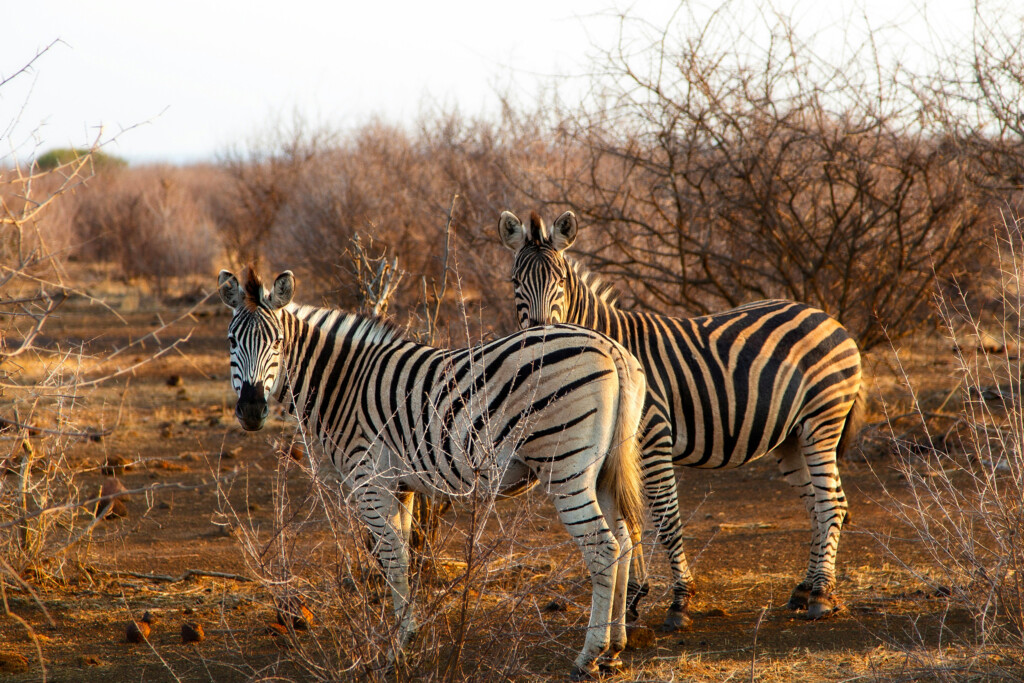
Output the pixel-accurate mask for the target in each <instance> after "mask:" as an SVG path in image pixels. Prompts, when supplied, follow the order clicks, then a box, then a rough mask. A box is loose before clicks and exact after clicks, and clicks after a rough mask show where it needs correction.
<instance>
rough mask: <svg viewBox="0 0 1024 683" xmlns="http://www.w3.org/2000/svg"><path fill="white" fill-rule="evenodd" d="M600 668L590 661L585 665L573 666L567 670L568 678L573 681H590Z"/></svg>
mask: <svg viewBox="0 0 1024 683" xmlns="http://www.w3.org/2000/svg"><path fill="white" fill-rule="evenodd" d="M600 672H601V670H600V669H599V668H598V667H597V665H596V664H594V663H593V662H591V663H590V664H588V665H587V666H586V667H582V666H574V667H573V668H572V671H570V672H569V678H570V679H571V680H573V681H592V680H594V679H595V678H597V677H598V675H599V674H600Z"/></svg>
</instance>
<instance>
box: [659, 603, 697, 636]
mask: <svg viewBox="0 0 1024 683" xmlns="http://www.w3.org/2000/svg"><path fill="white" fill-rule="evenodd" d="M691 624H693V619H692V618H691V617H690V615H689V614H687V613H686V612H685V611H683V610H675V609H670V610H669V611H668V614H666V615H665V622H664V623H663V624H662V625H661V631H662V633H672V632H674V631H681V630H683V629H687V628H690V625H691Z"/></svg>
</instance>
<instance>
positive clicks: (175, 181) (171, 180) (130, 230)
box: [75, 166, 221, 290]
mask: <svg viewBox="0 0 1024 683" xmlns="http://www.w3.org/2000/svg"><path fill="white" fill-rule="evenodd" d="M218 180H221V178H220V177H219V175H218V174H217V173H216V172H215V171H213V170H212V169H206V168H202V167H197V168H194V169H176V168H173V167H165V166H152V167H147V168H136V169H117V168H113V169H107V170H105V171H104V172H103V173H102V174H101V175H100V176H98V177H97V178H96V179H95V181H94V182H93V183H92V185H91V186H90V188H89V192H86V193H83V194H82V195H81V196H80V197H79V198H78V203H77V211H76V215H75V223H76V226H77V229H78V232H79V239H80V241H81V247H80V248H79V252H80V254H81V256H82V257H84V258H87V259H91V260H97V261H113V262H114V263H116V264H117V265H118V266H119V267H120V270H121V272H122V274H123V275H125V276H127V277H139V276H141V277H146V278H148V279H149V280H151V281H152V282H153V283H154V284H155V285H156V287H157V288H158V290H162V289H163V287H164V284H165V282H166V280H167V279H168V278H170V277H175V276H181V275H193V274H206V273H208V272H209V271H210V270H211V269H212V267H213V260H214V259H215V258H218V257H219V256H220V254H219V253H218V252H219V249H218V248H217V246H216V245H217V243H218V240H217V233H216V230H215V225H214V222H213V218H212V217H211V215H210V213H209V208H208V206H207V205H206V203H205V200H207V199H208V197H209V194H210V193H212V192H214V191H215V188H216V184H217V182H218ZM211 247H212V248H211Z"/></svg>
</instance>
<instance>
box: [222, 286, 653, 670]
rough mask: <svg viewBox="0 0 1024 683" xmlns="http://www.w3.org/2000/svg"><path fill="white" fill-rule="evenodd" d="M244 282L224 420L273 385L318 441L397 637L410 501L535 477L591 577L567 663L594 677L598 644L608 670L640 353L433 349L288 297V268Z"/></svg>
mask: <svg viewBox="0 0 1024 683" xmlns="http://www.w3.org/2000/svg"><path fill="white" fill-rule="evenodd" d="M243 279H244V284H242V285H240V284H239V282H238V280H237V279H236V278H235V276H234V275H232V274H231V273H229V272H227V271H223V272H222V273H221V275H220V293H221V297H222V298H223V300H224V302H225V303H226V304H227V305H228V306H230V307H231V308H232V309H233V311H234V315H233V317H232V319H231V323H230V325H229V327H228V337H229V340H230V345H231V377H232V386H233V387H234V389H235V391H236V393H238V395H239V401H238V407H237V408H236V414H237V415H238V418H239V421H240V422H241V423H242V425H243V427H245V428H246V429H259V428H261V427H262V426H263V424H264V421H265V419H266V405H267V401H268V399H269V397H270V395H271V394H273V395H274V396H275V397H276V398H277V399H278V400H280V401H283V402H285V403H286V404H288V405H290V406H291V409H292V411H293V412H294V413H295V414H296V415H297V416H298V418H299V420H300V421H301V423H302V424H303V426H304V427H306V428H308V429H309V430H311V431H312V432H313V433H315V434H316V435H317V437H318V438H319V440H320V442H321V444H322V445H323V446H324V451H325V453H326V454H327V456H328V457H329V458H330V460H331V462H332V463H333V465H334V467H335V468H337V470H338V472H339V473H340V474H341V477H342V480H343V483H344V484H345V485H346V487H347V488H348V489H349V490H351V491H352V497H353V499H354V501H355V503H356V505H357V507H358V510H359V513H360V516H361V517H362V519H363V520H364V521H365V523H366V524H367V526H368V527H369V529H370V530H371V533H372V534H373V535H374V537H375V539H376V548H375V552H376V554H377V556H378V558H379V560H380V562H381V565H382V566H383V567H384V569H385V571H386V573H387V575H388V581H389V584H390V585H391V587H392V598H393V601H394V607H395V612H396V615H397V616H398V618H399V620H400V625H399V643H402V644H404V643H405V642H406V641H407V639H408V637H409V635H410V634H411V632H412V631H413V629H414V628H415V619H414V616H413V613H412V609H411V606H410V604H409V584H408V577H407V573H408V572H407V569H408V564H409V557H408V550H407V541H408V539H407V533H408V529H409V524H408V507H407V504H408V500H407V496H408V495H409V494H410V493H411V492H414V491H419V492H423V493H426V494H428V495H432V496H446V497H449V498H459V497H468V496H480V495H483V496H494V495H497V494H498V493H507V492H509V491H515V490H522V489H523V488H524V484H527V483H531V482H533V483H539V484H540V485H542V486H544V487H545V488H546V490H547V491H548V493H549V495H550V497H551V500H552V502H553V504H554V506H555V508H556V510H557V511H558V515H559V518H560V519H561V521H562V523H563V524H564V525H565V527H566V529H567V530H568V531H569V533H570V534H571V535H572V537H573V538H574V539H575V541H576V542H577V544H578V545H579V547H580V549H581V550H582V552H583V557H584V561H585V562H586V564H587V567H588V569H589V571H590V574H591V579H592V583H593V596H592V608H591V609H592V611H591V618H590V626H589V628H588V631H587V636H586V642H585V645H584V648H583V650H582V652H581V653H580V655H579V657H578V658H577V660H576V663H575V668H574V671H575V672H576V673H578V674H583V673H589V672H593V671H595V670H596V666H595V660H596V659H597V658H598V656H599V655H601V654H602V653H605V657H606V661H605V664H609V665H612V666H614V665H616V664H618V663H619V658H618V653H619V652H620V651H621V650H622V648H623V647H624V646H625V643H626V631H625V611H626V604H625V602H626V584H627V581H628V573H629V558H630V556H631V548H632V545H633V542H632V539H634V538H638V536H637V534H638V533H639V531H640V527H641V524H642V517H643V505H642V492H641V481H640V462H639V452H638V448H639V447H638V443H637V438H638V430H639V428H640V420H641V416H642V413H643V402H644V397H645V395H646V383H645V380H644V375H643V371H642V369H641V368H640V366H639V364H638V363H637V361H636V359H634V358H633V357H632V356H630V355H629V353H628V352H627V351H626V350H625V349H624V348H623V347H622V346H621V345H619V344H618V343H616V342H615V341H613V340H611V339H609V338H608V337H606V336H605V335H602V334H600V333H597V332H594V331H591V330H584V329H582V328H578V327H573V326H567V325H559V326H553V327H545V328H540V329H533V330H529V331H524V332H519V333H517V334H514V335H511V336H509V337H505V338H503V339H499V340H497V341H493V342H490V343H488V344H484V345H481V346H475V347H472V348H466V349H457V350H440V349H435V348H432V347H429V346H424V345H421V344H417V343H414V342H411V341H408V340H406V339H403V338H402V335H401V334H400V333H399V332H398V331H397V329H396V328H394V327H393V326H391V325H389V324H387V323H385V322H383V321H380V320H378V319H371V318H366V317H362V316H358V315H351V314H347V313H344V312H342V311H337V310H330V309H324V308H316V307H313V306H298V305H295V304H292V303H290V301H291V295H292V291H293V289H294V278H293V277H292V274H291V273H290V272H286V273H283V274H282V275H281V276H279V277H278V279H277V280H276V281H275V283H274V285H273V287H272V289H271V290H270V291H269V292H268V291H267V290H266V289H265V288H264V287H263V285H262V284H261V283H260V281H259V280H258V278H257V277H256V276H255V274H254V273H253V272H252V271H251V270H250V271H248V272H247V273H246V274H245V276H244V278H243Z"/></svg>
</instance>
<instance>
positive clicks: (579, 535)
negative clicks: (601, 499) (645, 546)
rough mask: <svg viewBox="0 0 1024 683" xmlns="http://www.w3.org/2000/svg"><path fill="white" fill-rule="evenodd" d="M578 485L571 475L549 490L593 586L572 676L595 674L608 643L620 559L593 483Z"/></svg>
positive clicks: (613, 535) (617, 543)
mask: <svg viewBox="0 0 1024 683" xmlns="http://www.w3.org/2000/svg"><path fill="white" fill-rule="evenodd" d="M584 476H586V475H584ZM579 485H580V478H573V479H572V480H571V481H570V482H568V485H565V484H563V485H561V486H559V488H560V489H562V490H561V491H553V494H554V495H553V496H552V498H553V503H554V505H555V510H557V511H558V518H559V519H560V520H561V521H562V524H564V525H565V528H566V529H567V530H568V531H569V533H570V534H571V535H572V537H573V540H574V541H576V545H577V546H579V548H580V550H581V551H582V553H583V562H584V563H585V564H586V565H587V570H588V571H589V572H590V582H591V586H592V589H593V592H592V594H591V601H590V624H589V625H588V626H587V637H586V639H585V640H584V643H583V650H582V651H581V652H580V654H579V656H578V657H577V658H576V661H575V662H574V663H573V667H572V672H571V675H572V678H573V679H574V680H582V679H584V678H588V677H592V676H597V674H598V673H599V669H598V667H597V664H596V661H597V659H598V657H600V656H601V655H602V654H603V653H604V652H605V650H607V649H608V646H609V644H610V643H611V629H610V628H609V627H610V625H611V618H612V606H613V605H612V603H613V594H614V591H615V586H616V573H617V572H616V570H617V568H618V565H619V561H620V548H619V542H618V541H617V540H616V539H615V534H614V533H613V532H612V529H611V528H610V527H609V525H608V523H607V522H606V520H605V516H604V514H602V511H601V506H600V504H599V503H598V500H597V495H596V492H595V491H594V488H593V485H592V484H591V485H590V486H586V487H584V488H582V489H579V488H577V487H579ZM574 488H575V489H576V490H573V489H574ZM613 525H614V522H613ZM623 604H625V603H623Z"/></svg>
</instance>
